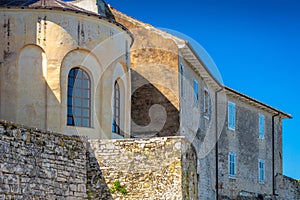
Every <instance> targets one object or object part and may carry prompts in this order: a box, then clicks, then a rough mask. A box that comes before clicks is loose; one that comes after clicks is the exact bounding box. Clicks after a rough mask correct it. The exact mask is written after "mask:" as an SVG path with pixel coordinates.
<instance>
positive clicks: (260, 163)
mask: <svg viewBox="0 0 300 200" xmlns="http://www.w3.org/2000/svg"><path fill="white" fill-rule="evenodd" d="M258 179H259V183H264V182H265V161H264V160H258Z"/></svg>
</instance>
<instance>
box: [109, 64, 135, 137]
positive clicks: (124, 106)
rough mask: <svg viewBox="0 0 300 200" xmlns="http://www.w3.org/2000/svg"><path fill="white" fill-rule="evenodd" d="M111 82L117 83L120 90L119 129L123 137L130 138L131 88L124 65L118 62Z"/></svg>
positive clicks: (128, 75) (128, 74)
mask: <svg viewBox="0 0 300 200" xmlns="http://www.w3.org/2000/svg"><path fill="white" fill-rule="evenodd" d="M112 80H114V84H115V82H117V83H118V85H119V88H120V125H119V126H120V129H121V132H122V135H123V136H124V137H129V136H130V97H131V94H130V93H131V86H130V83H131V82H130V81H131V80H130V73H128V69H127V67H126V64H125V63H123V62H118V63H116V65H115V68H114V71H113V74H112ZM113 97H114V96H113V95H112V100H113Z"/></svg>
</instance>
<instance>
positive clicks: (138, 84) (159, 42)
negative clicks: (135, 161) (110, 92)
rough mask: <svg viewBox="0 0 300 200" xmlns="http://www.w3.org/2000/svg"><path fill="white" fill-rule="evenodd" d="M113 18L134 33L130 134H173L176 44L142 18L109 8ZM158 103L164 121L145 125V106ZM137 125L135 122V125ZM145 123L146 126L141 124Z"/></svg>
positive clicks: (176, 100)
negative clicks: (157, 127) (159, 124)
mask: <svg viewBox="0 0 300 200" xmlns="http://www.w3.org/2000/svg"><path fill="white" fill-rule="evenodd" d="M112 13H113V14H114V16H115V19H116V21H118V22H119V23H121V24H123V25H124V26H125V27H127V28H128V29H129V30H130V31H131V32H132V34H133V35H134V43H133V45H132V47H131V50H130V61H131V63H130V66H131V80H132V85H131V87H132V98H131V100H132V103H131V113H132V114H131V117H132V120H133V122H134V123H133V124H132V126H131V129H132V130H131V131H132V132H133V135H139V134H141V133H142V134H145V133H146V134H147V132H148V133H149V134H150V135H152V133H153V132H156V133H157V134H156V136H170V135H176V134H178V131H179V98H178V97H179V96H178V89H179V88H178V87H179V84H178V59H179V56H178V48H177V45H176V44H175V42H174V41H173V40H172V39H170V38H169V35H168V34H167V33H163V32H162V31H160V32H159V31H156V30H154V28H153V27H152V26H151V25H149V24H145V23H143V22H140V21H138V20H135V19H133V18H131V17H129V16H126V15H125V14H122V13H120V12H118V11H117V10H115V9H112ZM154 104H159V105H161V106H162V107H163V108H164V109H165V111H166V115H167V118H166V123H165V124H164V125H163V127H162V128H161V130H158V131H157V130H153V129H151V128H149V126H147V125H149V124H150V123H151V122H150V121H151V120H150V118H149V108H150V107H151V106H153V105H154ZM135 124H136V125H137V126H136V125H135ZM141 126H142V127H143V126H147V127H148V128H145V129H143V128H141Z"/></svg>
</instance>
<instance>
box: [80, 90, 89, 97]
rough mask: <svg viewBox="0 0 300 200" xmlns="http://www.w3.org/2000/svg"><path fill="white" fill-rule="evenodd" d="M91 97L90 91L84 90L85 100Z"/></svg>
mask: <svg viewBox="0 0 300 200" xmlns="http://www.w3.org/2000/svg"><path fill="white" fill-rule="evenodd" d="M89 96H90V91H89V90H83V96H82V97H83V98H89Z"/></svg>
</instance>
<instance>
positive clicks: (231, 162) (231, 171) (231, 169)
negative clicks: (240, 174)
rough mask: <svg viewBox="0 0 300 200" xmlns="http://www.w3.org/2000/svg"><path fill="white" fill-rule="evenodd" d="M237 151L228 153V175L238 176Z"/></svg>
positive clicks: (231, 176) (230, 176)
mask: <svg viewBox="0 0 300 200" xmlns="http://www.w3.org/2000/svg"><path fill="white" fill-rule="evenodd" d="M236 163H237V162H236V153H234V152H229V153H228V177H229V178H236V169H237V167H236Z"/></svg>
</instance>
